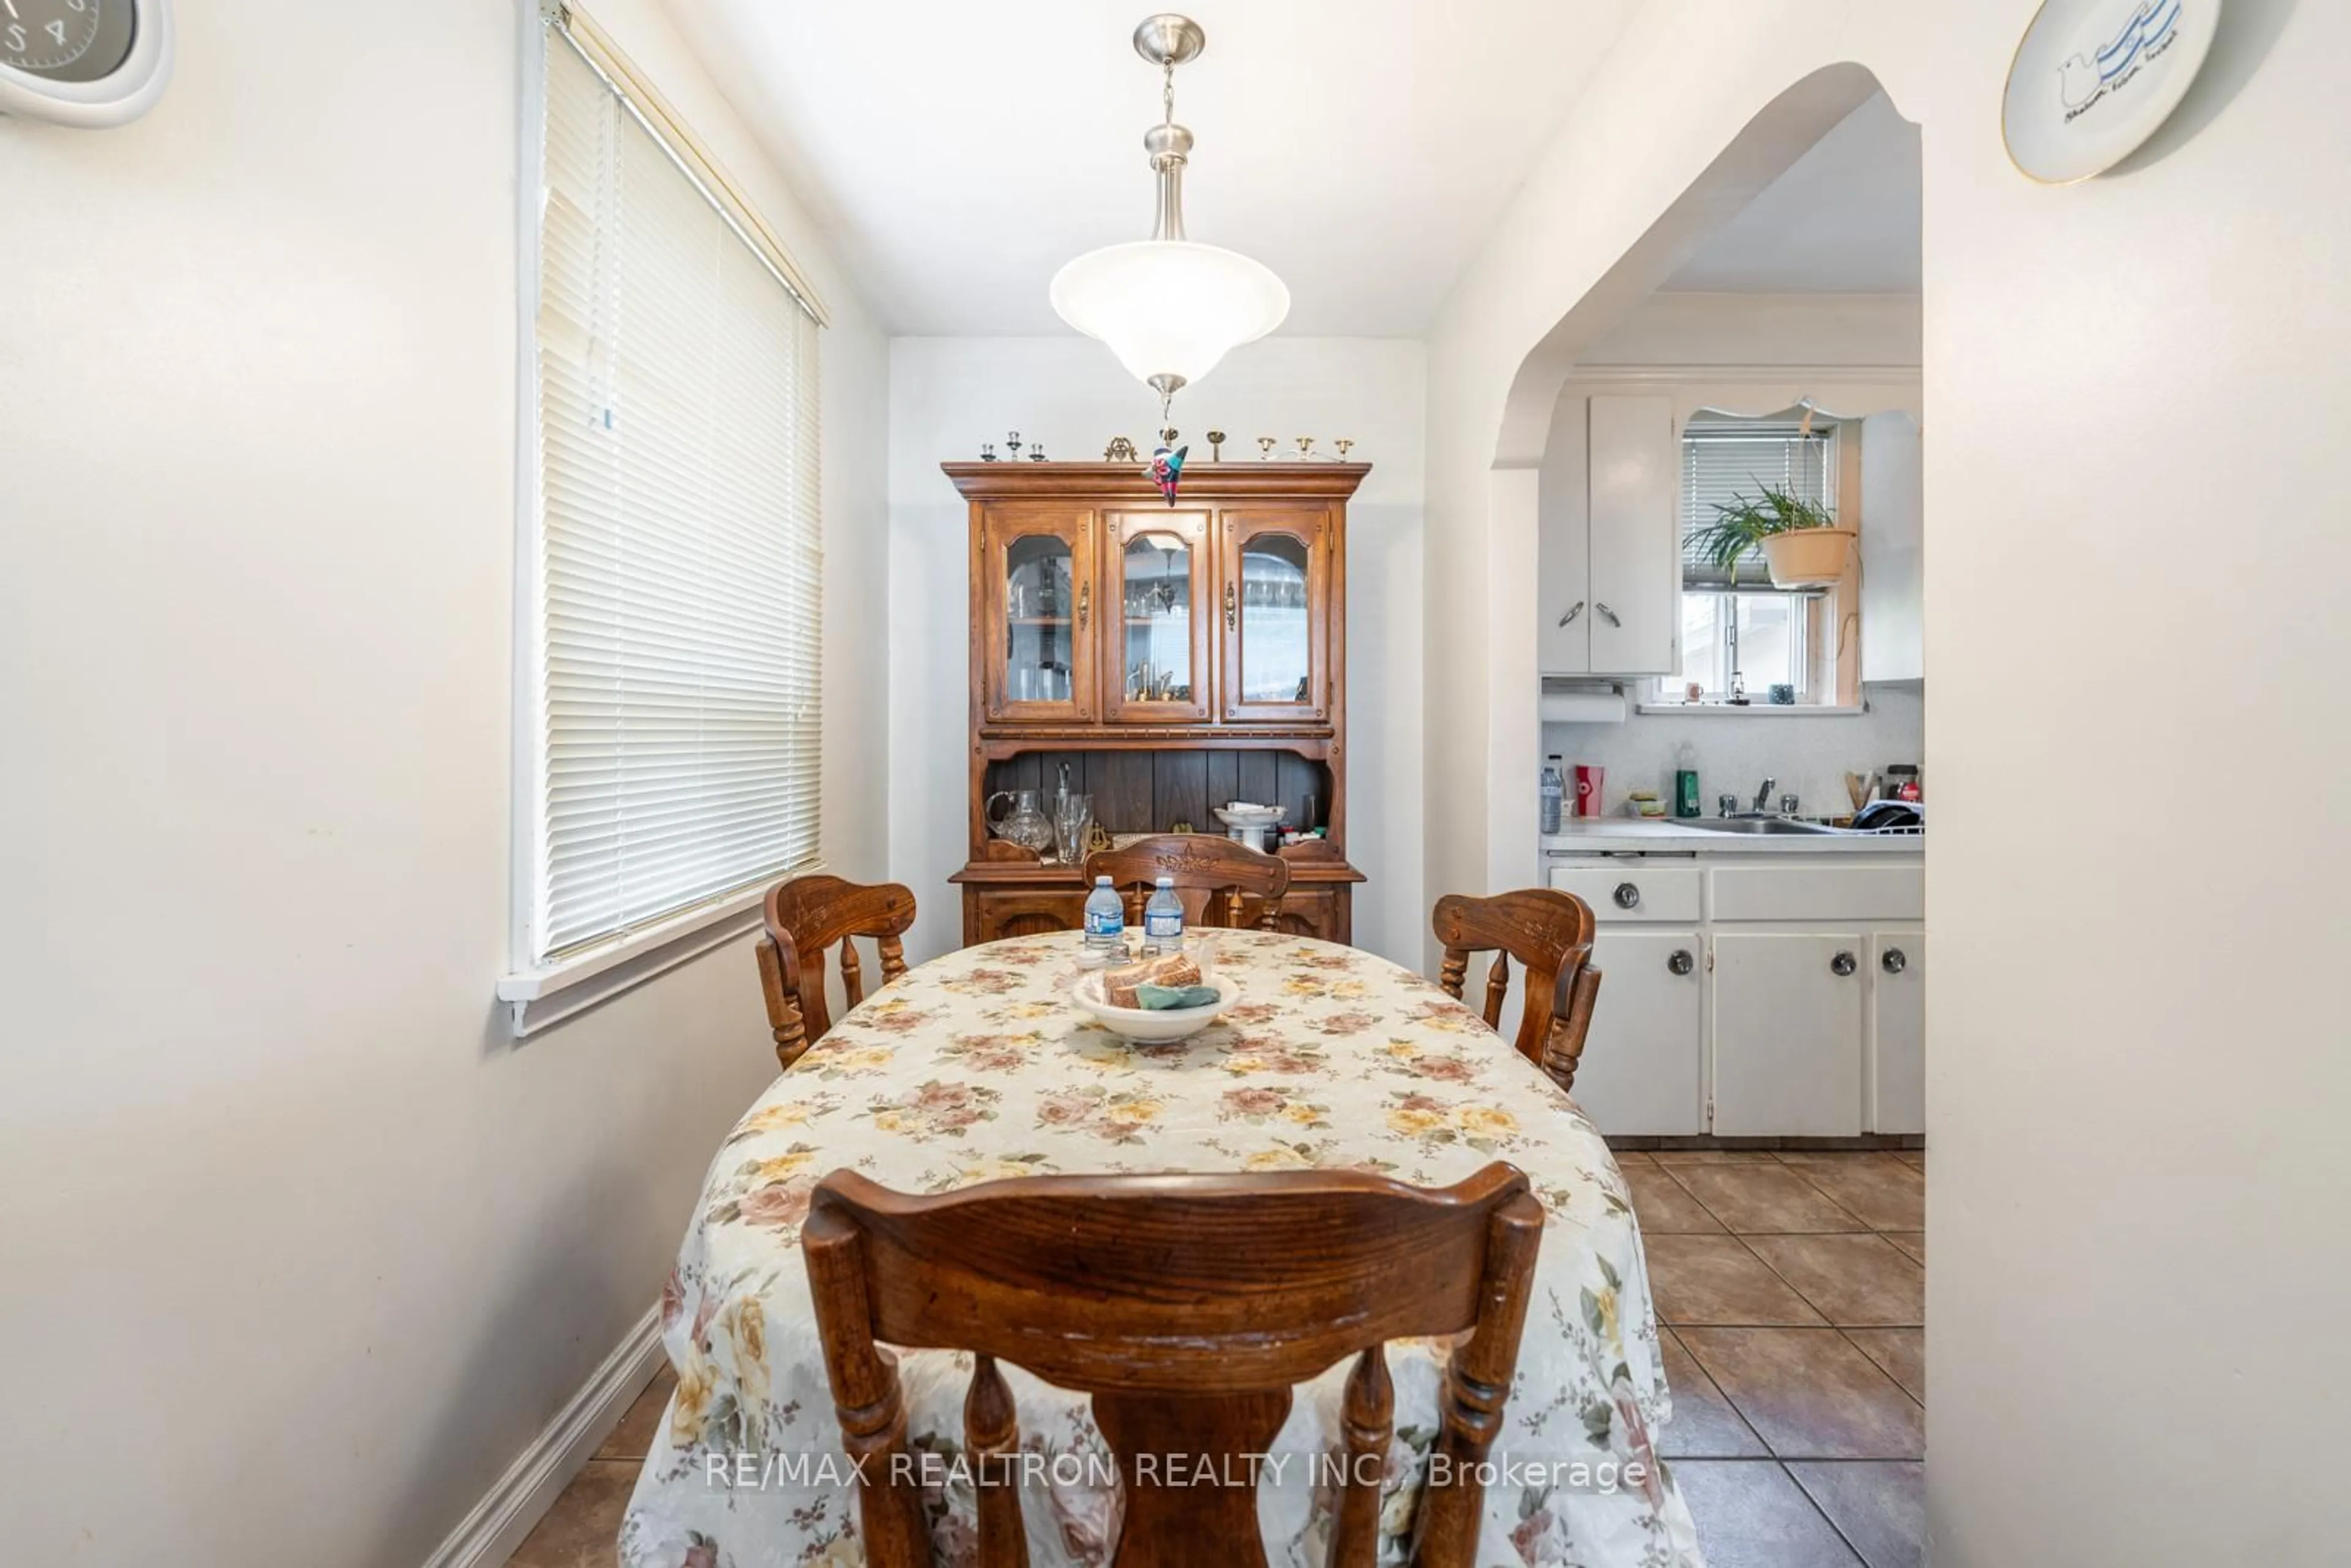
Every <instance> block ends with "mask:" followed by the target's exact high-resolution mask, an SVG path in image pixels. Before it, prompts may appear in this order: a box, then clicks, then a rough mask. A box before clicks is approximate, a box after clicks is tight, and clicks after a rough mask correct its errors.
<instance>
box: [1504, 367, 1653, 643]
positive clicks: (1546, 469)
mask: <svg viewBox="0 0 2351 1568" xmlns="http://www.w3.org/2000/svg"><path fill="white" fill-rule="evenodd" d="M1679 472H1680V462H1679V448H1678V444H1677V440H1676V434H1675V429H1674V405H1673V400H1672V399H1670V398H1666V397H1642V396H1621V397H1620V396H1608V395H1599V396H1589V397H1587V396H1583V395H1581V394H1579V393H1577V392H1573V390H1571V391H1569V392H1567V393H1565V394H1564V395H1562V397H1561V398H1560V400H1559V405H1558V407H1557V408H1556V409H1555V410H1554V411H1553V413H1552V426H1551V438H1550V441H1549V443H1548V444H1547V445H1546V446H1545V448H1544V452H1543V463H1542V469H1541V477H1540V481H1539V484H1540V490H1539V498H1538V506H1539V507H1540V515H1541V524H1542V528H1541V539H1540V541H1539V555H1538V559H1537V567H1536V575H1537V580H1538V593H1539V595H1540V597H1541V607H1540V608H1541V622H1540V628H1539V633H1538V653H1539V656H1540V659H1541V669H1542V673H1543V674H1547V675H1662V674H1672V673H1673V672H1674V670H1675V668H1676V666H1677V650H1676V646H1675V643H1676V633H1677V627H1678V613H1677V607H1678V602H1679V594H1680V591H1681V549H1680V539H1679V537H1678V529H1677V521H1676V518H1677V512H1676V507H1677V501H1678V497H1679V488H1678V478H1679Z"/></svg>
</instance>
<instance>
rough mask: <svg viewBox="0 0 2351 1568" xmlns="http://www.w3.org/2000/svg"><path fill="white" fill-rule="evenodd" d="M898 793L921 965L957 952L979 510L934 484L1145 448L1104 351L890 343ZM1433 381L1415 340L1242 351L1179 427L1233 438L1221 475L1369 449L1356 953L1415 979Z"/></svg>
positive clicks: (1355, 625) (1358, 658)
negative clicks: (1011, 445)
mask: <svg viewBox="0 0 2351 1568" xmlns="http://www.w3.org/2000/svg"><path fill="white" fill-rule="evenodd" d="M890 350H891V352H890V561H891V576H890V624H891V630H892V638H891V660H890V745H891V770H892V783H893V787H892V789H891V794H890V810H891V824H890V833H891V865H892V873H893V875H894V876H896V877H897V878H898V879H899V880H900V881H902V882H905V883H909V884H910V885H912V886H913V887H914V893H915V896H916V898H917V899H918V900H919V901H920V903H921V905H922V917H921V919H920V921H919V922H918V923H917V924H916V925H915V927H914V935H913V936H912V938H911V949H910V951H911V953H912V954H914V955H919V956H929V955H932V954H935V953H937V952H940V951H943V950H944V949H946V948H948V947H952V946H956V944H957V943H958V942H959V941H960V940H961V930H962V925H961V922H962V915H961V913H960V911H961V904H960V903H959V902H958V900H957V899H956V896H955V895H956V892H957V890H956V889H954V888H951V887H949V886H948V885H947V883H946V879H947V877H948V876H949V875H950V874H952V873H954V872H956V870H958V869H959V868H960V867H961V866H962V865H963V863H964V861H965V859H966V856H967V851H968V849H969V846H968V844H967V842H966V841H965V832H966V830H965V815H964V813H965V805H964V792H965V790H966V789H967V763H966V760H965V754H964V750H963V747H964V744H965V740H966V734H967V729H968V727H969V719H968V716H967V701H968V697H969V693H970V681H971V675H970V659H969V654H968V653H967V645H966V641H965V638H966V632H967V625H968V619H969V618H968V612H967V599H966V593H967V583H966V579H967V549H968V539H967V532H968V530H967V521H966V519H967V511H966V507H965V505H964V502H963V499H962V497H959V496H957V495H956V491H955V486H953V485H951V484H949V483H948V482H947V480H946V476H944V475H942V474H941V473H940V472H939V465H940V464H941V463H942V462H946V461H950V460H953V461H967V460H970V459H974V458H977V456H978V455H979V448H980V444H981V443H982V442H984V441H993V442H995V443H996V444H997V447H998V451H1002V450H1003V448H1004V437H1005V434H1006V433H1007V432H1008V431H1012V430H1018V431H1019V433H1020V438H1021V440H1022V441H1023V442H1024V443H1026V442H1035V441H1042V442H1043V443H1044V445H1045V452H1046V455H1048V456H1050V457H1054V458H1059V459H1061V460H1064V461H1071V462H1079V461H1085V462H1098V461H1100V460H1101V457H1102V449H1103V447H1105V446H1106V445H1108V444H1109V443H1110V440H1111V438H1112V437H1113V436H1115V435H1124V436H1126V437H1127V438H1128V439H1129V440H1130V441H1133V442H1134V444H1135V445H1136V447H1137V448H1138V449H1139V450H1141V451H1144V452H1146V453H1147V452H1149V451H1150V450H1151V447H1152V444H1153V442H1154V439H1155V437H1154V432H1155V430H1156V429H1157V427H1158V424H1159V417H1158V415H1159V403H1158V398H1157V396H1156V394H1155V393H1153V392H1151V391H1150V390H1149V389H1148V388H1145V387H1144V386H1142V385H1140V384H1138V383H1137V382H1134V380H1133V379H1132V378H1131V377H1129V376H1128V375H1127V374H1126V373H1125V371H1123V370H1121V369H1120V368H1119V364H1118V361H1116V360H1115V359H1113V357H1112V356H1111V352H1110V350H1107V349H1105V348H1103V347H1102V345H1101V344H1100V343H1097V342H1094V341H1093V340H1091V339H1087V338H1081V337H1078V336H1076V335H1074V334H1071V335H1070V336H1067V337H1058V338H900V339H896V340H893V342H892V343H891V345H890ZM1424 375H1425V366H1424V361H1423V357H1422V353H1421V347H1420V345H1419V344H1417V343H1415V342H1408V341H1404V340H1395V339H1374V338H1279V337H1277V338H1270V339H1267V340H1263V341H1260V342H1257V343H1251V344H1249V345H1247V346H1246V347H1243V348H1240V349H1237V350H1234V351H1233V352H1232V353H1231V354H1230V355H1228V357H1227V358H1226V360H1225V361H1224V362H1223V363H1222V364H1220V365H1218V366H1217V369H1216V370H1215V371H1213V372H1211V373H1210V374H1209V375H1208V376H1207V377H1205V378H1204V379H1203V380H1202V381H1201V382H1200V384H1199V385H1198V386H1196V387H1188V388H1186V389H1185V390H1184V391H1183V392H1180V393H1179V394H1177V396H1176V399H1175V425H1176V427H1177V428H1178V429H1179V430H1180V431H1181V432H1182V433H1183V434H1182V435H1181V436H1180V437H1179V439H1180V440H1181V441H1183V442H1184V443H1186V444H1188V445H1189V446H1190V447H1191V457H1192V460H1193V461H1195V462H1202V461H1206V460H1207V456H1208V444H1207V440H1206V439H1205V435H1204V433H1205V432H1207V431H1209V430H1221V431H1224V432H1225V433H1226V434H1228V435H1229V436H1231V437H1232V439H1231V440H1230V441H1228V443H1226V445H1225V449H1224V455H1225V460H1226V461H1227V462H1235V461H1244V460H1254V459H1255V458H1256V457H1257V455H1258V447H1257V442H1256V438H1257V437H1259V436H1260V435H1271V436H1275V437H1278V438H1280V440H1281V441H1282V443H1283V444H1284V445H1285V446H1288V445H1289V444H1290V441H1291V439H1292V438H1293V437H1296V436H1300V435H1311V436H1313V437H1314V438H1315V450H1317V451H1318V452H1329V451H1330V450H1331V449H1332V446H1331V444H1332V441H1334V440H1336V439H1338V438H1340V437H1346V438H1348V439H1351V440H1353V442H1355V443H1356V444H1355V446H1354V448H1353V451H1352V452H1350V453H1349V456H1350V457H1351V458H1352V459H1353V460H1354V461H1357V462H1366V463H1369V464H1371V465H1372V472H1371V473H1370V474H1369V475H1368V476H1366V477H1365V478H1364V484H1363V487H1362V488H1361V489H1360V490H1358V491H1357V492H1356V494H1355V498H1354V500H1353V502H1352V503H1350V505H1349V507H1348V509H1347V736H1348V744H1349V747H1350V748H1351V749H1352V750H1353V753H1354V757H1353V761H1352V762H1351V763H1350V764H1349V765H1348V772H1347V790H1348V793H1347V854H1348V858H1349V859H1350V860H1351V861H1352V862H1353V863H1354V865H1355V866H1356V867H1357V868H1358V869H1359V870H1361V871H1363V872H1364V873H1365V874H1366V875H1368V876H1369V877H1370V878H1371V881H1370V882H1369V883H1366V884H1365V885H1364V886H1362V887H1359V888H1357V889H1356V890H1355V940H1356V942H1357V943H1358V945H1360V946H1364V947H1367V948H1369V949H1371V950H1372V951H1374V952H1377V953H1384V954H1387V955H1389V956H1393V957H1395V958H1398V959H1399V960H1402V961H1405V962H1409V963H1414V964H1417V963H1418V961H1419V957H1420V942H1419V935H1418V934H1419V933H1420V932H1421V931H1423V930H1424V929H1425V928H1426V925H1427V922H1428V913H1427V907H1426V904H1424V902H1423V900H1422V896H1421V879H1420V864H1421V843H1420V831H1421V820H1422V810H1421V792H1420V772H1421V764H1420V744H1421V738H1420V724H1419V719H1420V708H1421V685H1420V683H1421V631H1420V622H1421V595H1420V589H1419V579H1420V570H1421V544H1420V540H1421V518H1420V508H1421V443H1422V439H1423V435H1424V433H1425V429H1426V413H1425V411H1424V407H1423V404H1422V387H1423V382H1424Z"/></svg>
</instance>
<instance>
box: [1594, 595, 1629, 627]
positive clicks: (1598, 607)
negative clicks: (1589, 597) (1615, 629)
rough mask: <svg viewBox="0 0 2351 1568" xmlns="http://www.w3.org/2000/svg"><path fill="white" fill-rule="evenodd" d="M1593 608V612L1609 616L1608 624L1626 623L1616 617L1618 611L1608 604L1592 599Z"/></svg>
mask: <svg viewBox="0 0 2351 1568" xmlns="http://www.w3.org/2000/svg"><path fill="white" fill-rule="evenodd" d="M1592 609H1593V613H1595V614H1599V615H1605V616H1606V617H1608V624H1610V625H1611V626H1622V625H1623V624H1625V622H1622V621H1619V620H1618V619H1616V612H1614V610H1611V609H1609V608H1608V606H1606V605H1605V604H1603V603H1601V602H1600V601H1598V600H1596V599H1595V600H1593V601H1592Z"/></svg>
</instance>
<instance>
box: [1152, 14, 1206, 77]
mask: <svg viewBox="0 0 2351 1568" xmlns="http://www.w3.org/2000/svg"><path fill="white" fill-rule="evenodd" d="M1207 47H1208V35H1207V32H1206V31H1205V30H1204V29H1203V28H1202V27H1201V26H1200V24H1199V23H1197V22H1195V21H1194V20H1192V18H1191V17H1189V16H1177V15H1176V14H1175V12H1173V11H1162V12H1161V13H1159V15H1157V16H1145V17H1144V19H1143V20H1142V21H1141V22H1140V23H1139V24H1137V25H1136V26H1135V29H1134V52H1135V53H1136V54H1138V55H1141V56H1142V57H1144V59H1146V60H1149V61H1150V62H1151V63H1152V64H1153V65H1155V66H1165V67H1166V68H1169V69H1170V70H1173V69H1174V68H1175V67H1177V66H1182V65H1189V64H1191V63H1192V62H1193V61H1194V60H1196V59H1198V58H1199V57H1200V51H1201V50H1202V49H1205V48H1207Z"/></svg>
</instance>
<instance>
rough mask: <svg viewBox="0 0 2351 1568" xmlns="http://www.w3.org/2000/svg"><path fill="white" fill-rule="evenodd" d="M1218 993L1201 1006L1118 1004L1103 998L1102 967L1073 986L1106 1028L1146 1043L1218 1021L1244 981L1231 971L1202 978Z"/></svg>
mask: <svg viewBox="0 0 2351 1568" xmlns="http://www.w3.org/2000/svg"><path fill="white" fill-rule="evenodd" d="M1200 983H1201V984H1202V985H1204V986H1207V987H1209V988H1211V989H1213V990H1214V991H1215V992H1216V993H1217V999H1216V1000H1215V1001H1213V1002H1210V1003H1209V1004H1208V1005H1207V1006H1206V1007H1201V1008H1165V1009H1158V1010H1154V1009H1150V1008H1114V1007H1113V1006H1111V1005H1110V1003H1108V1002H1106V1001H1104V1000H1103V999H1102V975H1101V973H1100V972H1099V971H1097V972H1096V973H1093V974H1091V975H1087V976H1085V977H1082V978H1081V979H1080V980H1079V981H1078V983H1077V984H1076V985H1075V986H1072V987H1071V988H1070V999H1071V1001H1074V1002H1076V1003H1077V1004H1078V1006H1079V1007H1081V1008H1082V1009H1085V1010H1086V1011H1087V1012H1090V1013H1092V1014H1093V1016H1094V1018H1095V1019H1096V1021H1098V1022H1099V1023H1101V1025H1102V1028H1104V1029H1106V1030H1110V1031H1111V1033H1113V1034H1114V1035H1117V1036H1118V1037H1120V1038H1121V1039H1122V1040H1134V1041H1136V1042H1138V1043H1140V1044H1144V1045H1165V1044H1166V1043H1168V1042H1169V1041H1171V1040H1188V1039H1190V1038H1191V1037H1192V1036H1193V1035H1196V1034H1197V1033H1199V1032H1200V1031H1201V1030H1204V1029H1206V1028H1207V1027H1208V1026H1209V1025H1210V1024H1212V1023H1214V1022H1216V1021H1217V1014H1218V1013H1221V1012H1223V1011H1224V1010H1225V1009H1227V1008H1228V1007H1231V1006H1232V1005H1233V1004H1234V1003H1235V1002H1237V1001H1239V1000H1240V999H1241V983H1240V982H1239V981H1238V980H1236V979H1234V978H1233V977H1231V976H1230V975H1211V976H1209V977H1207V979H1205V980H1203V981H1201V982H1200Z"/></svg>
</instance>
